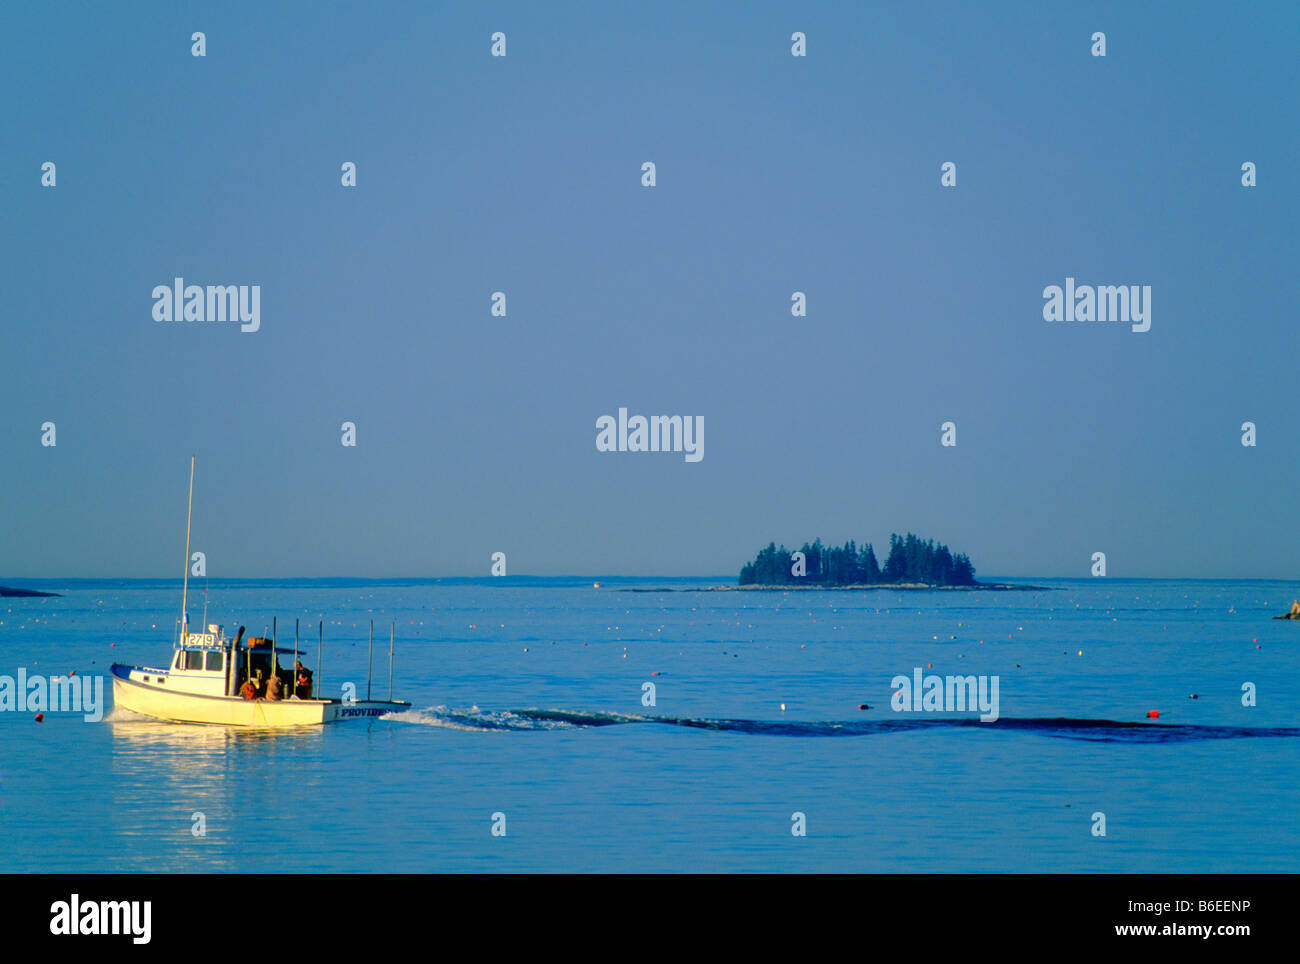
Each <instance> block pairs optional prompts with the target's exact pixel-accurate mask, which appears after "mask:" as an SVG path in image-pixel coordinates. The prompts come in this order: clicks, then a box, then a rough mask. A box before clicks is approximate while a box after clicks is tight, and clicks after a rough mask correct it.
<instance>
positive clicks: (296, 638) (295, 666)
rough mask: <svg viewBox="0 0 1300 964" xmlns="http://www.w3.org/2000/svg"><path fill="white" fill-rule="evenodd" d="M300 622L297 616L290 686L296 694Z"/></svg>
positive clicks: (294, 623) (294, 624) (291, 690)
mask: <svg viewBox="0 0 1300 964" xmlns="http://www.w3.org/2000/svg"><path fill="white" fill-rule="evenodd" d="M298 622H299V620H298V619H297V618H296V617H295V618H294V621H293V683H292V685H291V686H290V688H289V692H290V693H293V694H295V695H296V694H297V692H298Z"/></svg>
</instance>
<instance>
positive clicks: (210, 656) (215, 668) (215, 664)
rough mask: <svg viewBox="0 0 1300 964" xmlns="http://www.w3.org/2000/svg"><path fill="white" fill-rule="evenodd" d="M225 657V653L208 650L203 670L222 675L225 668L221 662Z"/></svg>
mask: <svg viewBox="0 0 1300 964" xmlns="http://www.w3.org/2000/svg"><path fill="white" fill-rule="evenodd" d="M223 655H224V654H223V653H219V652H217V651H216V650H212V649H210V650H208V652H207V653H206V654H205V655H204V662H203V668H204V669H206V670H207V671H208V672H210V673H220V672H221V671H222V670H223V669H224V668H225V667H224V666H223V665H222V662H221V657H222V656H223Z"/></svg>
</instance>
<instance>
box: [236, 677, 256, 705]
mask: <svg viewBox="0 0 1300 964" xmlns="http://www.w3.org/2000/svg"><path fill="white" fill-rule="evenodd" d="M239 695H240V696H242V697H243V698H244V699H246V700H255V699H257V687H256V686H254V685H253V681H252V680H251V679H246V680H244V686H243V688H242V689H240V691H239Z"/></svg>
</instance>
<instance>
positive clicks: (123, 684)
mask: <svg viewBox="0 0 1300 964" xmlns="http://www.w3.org/2000/svg"><path fill="white" fill-rule="evenodd" d="M193 505H194V461H193V459H191V460H190V509H191V511H192V509H193ZM189 561H190V532H189V521H188V519H187V521H186V529H185V581H184V583H183V588H182V590H181V630H180V634H179V638H178V640H177V642H176V644H175V647H174V651H173V653H172V658H171V661H170V663H169V664H168V665H167V667H166V668H157V667H149V666H125V665H123V664H120V663H114V664H113V667H112V680H113V703H114V705H116V706H120V707H122V708H123V709H127V710H130V711H131V712H133V713H139V714H141V715H143V716H149V717H153V718H154V719H159V720H167V721H169V722H173V723H207V724H213V725H217V726H256V727H297V726H320V725H321V724H324V723H334V722H336V721H338V720H348V719H362V718H365V717H376V716H381V715H383V714H385V713H392V712H399V711H401V710H407V709H410V707H411V704H410V703H408V702H406V701H404V700H394V699H393V698H392V687H393V669H392V667H393V649H392V637H390V639H389V650H388V690H389V693H388V695H389V698H388V699H386V700H372V699H370V698H369V695H370V694H369V689H370V684H369V682H368V683H367V685H366V689H367V693H366V697H367V698H366V699H364V700H361V699H355V698H352V697H345V698H340V699H322V698H320V697H318V696H316V695H315V683H314V680H313V676H312V673H311V671H310V670H307V669H305V668H304V667H303V666H302V665H301V662H300V660H299V658H298V657H299V655H300V650H299V649H298V644H297V641H296V636H297V632H296V631H295V643H294V649H293V650H292V652H293V664H292V665H291V666H289V667H287V668H286V667H284V666H281V665H280V659H279V656H280V654H281V653H284V654H286V655H287V653H288V652H289V651H288V650H286V649H283V648H282V649H280V650H279V651H278V652H277V649H276V644H275V638H274V633H272V635H271V636H270V637H258V636H254V637H250V638H248V639H245V638H244V627H243V626H240V627H239V631H238V632H237V633H236V634H235V637H234V638H233V639H230V638H227V637H226V635H225V632H224V630H223V629H222V627H221V626H220V625H209V626H208V627H207V632H203V633H191V632H189V614H188V612H187V611H186V605H187V602H188V595H189ZM323 628H324V627H323V625H322V639H323ZM370 650H371V665H372V666H373V655H374V627H373V624H372V626H371V643H370ZM301 655H303V656H305V655H306V653H305V652H302V653H301ZM320 656H321V647H320V645H319V643H318V648H317V668H318V670H319V660H320Z"/></svg>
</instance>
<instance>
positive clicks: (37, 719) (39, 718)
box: [36, 713, 45, 723]
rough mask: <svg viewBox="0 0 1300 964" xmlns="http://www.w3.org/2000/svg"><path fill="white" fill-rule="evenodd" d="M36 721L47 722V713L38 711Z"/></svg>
mask: <svg viewBox="0 0 1300 964" xmlns="http://www.w3.org/2000/svg"><path fill="white" fill-rule="evenodd" d="M36 722H37V723H44V722H45V714H44V713H37V714H36Z"/></svg>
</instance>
